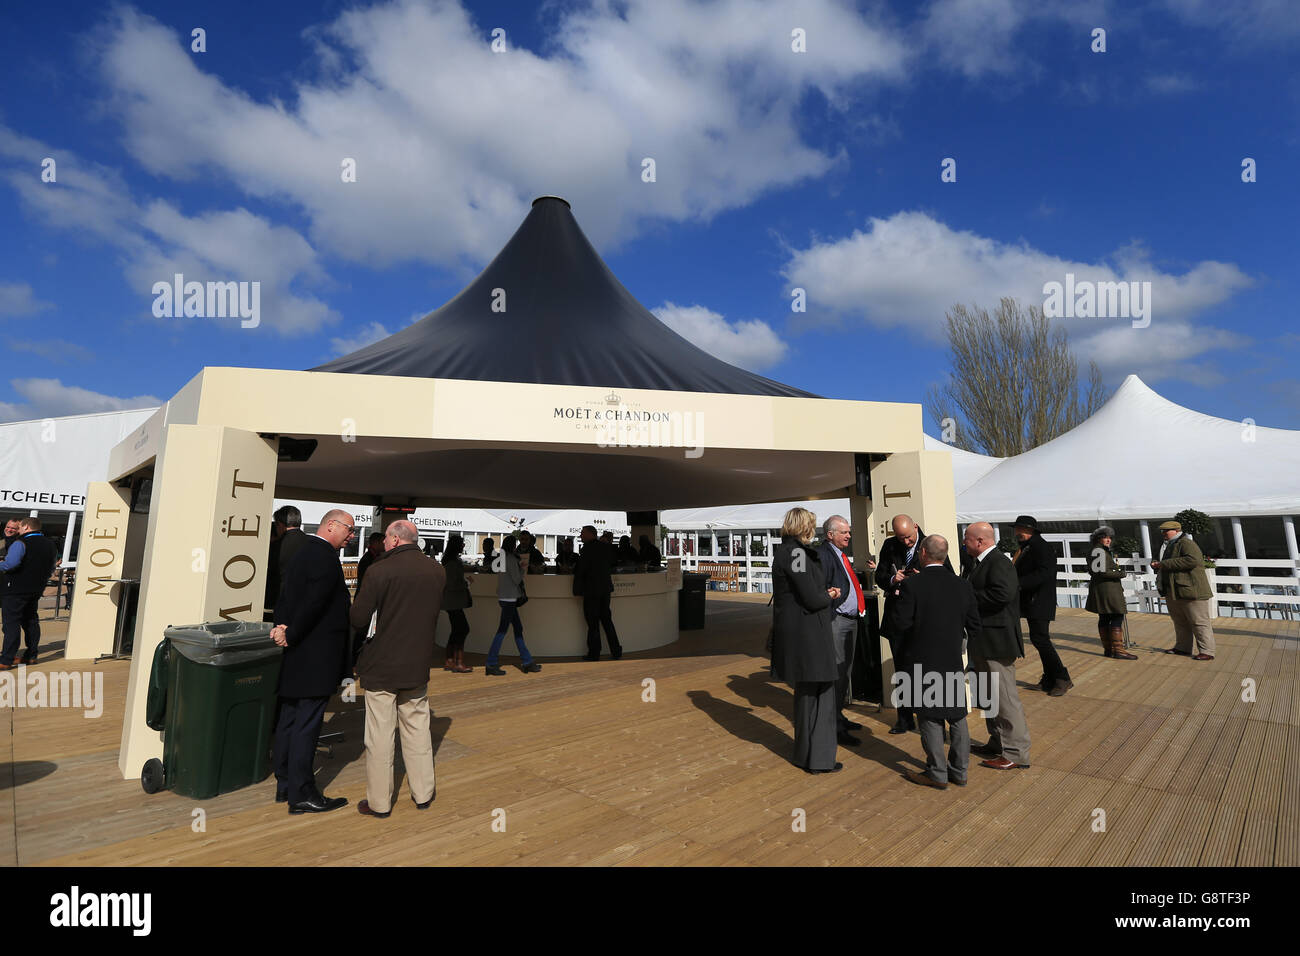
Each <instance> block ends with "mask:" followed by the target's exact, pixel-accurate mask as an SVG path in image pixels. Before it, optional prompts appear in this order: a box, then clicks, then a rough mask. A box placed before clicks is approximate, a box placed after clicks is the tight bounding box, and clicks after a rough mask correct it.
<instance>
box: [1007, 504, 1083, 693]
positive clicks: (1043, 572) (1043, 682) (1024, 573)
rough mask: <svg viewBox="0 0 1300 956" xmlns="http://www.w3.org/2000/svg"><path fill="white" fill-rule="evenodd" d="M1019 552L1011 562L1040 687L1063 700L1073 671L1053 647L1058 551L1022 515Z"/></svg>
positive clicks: (1018, 530) (1018, 527)
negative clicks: (1035, 654) (1038, 664)
mask: <svg viewBox="0 0 1300 956" xmlns="http://www.w3.org/2000/svg"><path fill="white" fill-rule="evenodd" d="M1015 535H1016V540H1017V541H1018V542H1020V550H1019V551H1017V552H1016V556H1015V558H1013V559H1012V563H1013V564H1014V565H1015V566H1016V575H1017V577H1019V579H1020V616H1021V617H1023V618H1024V619H1025V620H1026V621H1027V622H1028V624H1029V640H1030V641H1031V642H1033V645H1034V649H1035V650H1036V651H1038V656H1039V658H1040V659H1041V660H1042V662H1043V676H1042V677H1040V678H1039V679H1038V686H1039V687H1040V688H1041V689H1042V690H1043V691H1044V692H1046V693H1048V694H1050V695H1051V696H1053V697H1062V696H1064V695H1065V692H1066V691H1068V690H1069V689H1070V688H1071V687H1073V686H1074V681H1072V680H1070V672H1069V671H1068V670H1066V669H1065V665H1064V664H1062V663H1061V656H1060V655H1059V654H1057V653H1056V648H1055V647H1053V646H1052V635H1051V622H1052V621H1055V620H1056V549H1055V548H1053V547H1052V546H1051V544H1049V543H1048V541H1047V540H1046V539H1045V538H1044V537H1043V536H1042V535H1041V534H1039V533H1038V522H1037V521H1036V520H1034V518H1033V517H1032V516H1031V515H1021V516H1020V517H1018V518H1017V519H1016V524H1015Z"/></svg>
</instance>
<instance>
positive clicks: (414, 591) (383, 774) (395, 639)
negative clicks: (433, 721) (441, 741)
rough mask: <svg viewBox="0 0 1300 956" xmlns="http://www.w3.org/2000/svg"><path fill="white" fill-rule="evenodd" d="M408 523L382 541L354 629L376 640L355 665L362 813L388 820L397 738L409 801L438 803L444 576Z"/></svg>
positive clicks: (356, 605) (393, 527)
mask: <svg viewBox="0 0 1300 956" xmlns="http://www.w3.org/2000/svg"><path fill="white" fill-rule="evenodd" d="M419 542H420V535H419V532H418V531H417V530H416V528H415V525H414V524H412V523H411V522H409V521H394V522H393V523H392V524H390V525H389V526H388V530H387V531H386V532H385V534H384V554H383V555H381V556H380V557H379V558H376V559H375V563H374V564H372V565H371V566H370V569H369V570H368V571H367V572H366V580H365V582H364V583H363V584H362V585H361V590H360V591H359V592H358V593H357V597H356V600H355V601H353V602H352V626H353V627H354V628H359V629H361V630H362V631H363V632H366V631H369V628H370V617H371V615H372V614H374V615H377V619H376V625H375V632H374V636H373V637H371V638H369V639H368V640H367V641H366V643H365V645H364V647H363V648H362V650H361V657H360V659H359V660H358V661H357V677H358V678H360V681H361V686H362V688H363V689H364V690H365V694H366V799H365V800H362V801H361V802H360V803H359V804H358V805H357V809H358V810H360V811H361V812H362V813H363V814H366V815H367V816H372V817H387V816H388V815H389V814H390V813H392V806H393V731H394V730H395V729H396V730H398V731H400V733H401V736H402V759H403V761H404V762H405V763H406V774H407V777H408V779H409V780H410V785H411V799H412V800H414V801H415V805H416V806H417V807H419V808H420V809H421V810H426V809H428V807H429V805H430V804H431V803H433V797H434V790H435V787H434V776H433V741H432V739H431V738H430V736H429V698H428V688H429V670H430V668H432V667H433V647H434V644H433V632H434V628H435V626H436V625H437V623H438V611H439V610H440V607H441V604H442V591H443V586H444V585H445V584H446V580H447V577H446V572H444V571H443V569H442V565H440V564H439V563H438V562H437V561H435V560H433V559H432V558H430V557H427V556H426V555H425V554H424V553H423V552H422V551H421V550H420V545H419Z"/></svg>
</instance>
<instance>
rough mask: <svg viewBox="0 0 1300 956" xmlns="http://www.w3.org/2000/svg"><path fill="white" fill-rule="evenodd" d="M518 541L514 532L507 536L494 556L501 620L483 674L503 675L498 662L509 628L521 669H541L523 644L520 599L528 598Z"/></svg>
mask: <svg viewBox="0 0 1300 956" xmlns="http://www.w3.org/2000/svg"><path fill="white" fill-rule="evenodd" d="M518 548H519V542H518V540H517V539H516V538H515V537H514V535H508V536H507V537H506V538H505V540H504V541H502V542H501V550H500V551H498V552H497V553H496V555H495V556H494V557H493V559H492V566H493V567H492V570H494V571H495V572H496V576H497V603H498V604H500V605H501V621H500V623H499V624H497V632H496V634H495V635H494V636H493V638H492V647H491V648H490V649H489V650H488V657H487V667H485V668H484V673H486V674H490V675H491V676H493V677H502V676H504V675H505V671H504V670H502V669H501V668H500V667H499V666H497V665H498V654H500V652H501V642H502V641H504V640H505V639H506V628H507V627H513V628H514V632H515V647H517V648H518V649H519V669H520V670H522V671H523V672H524V673H525V674H532V673H535V672H536V671H539V670H541V669H542V665H541V664H537V663H535V662H534V661H533V655H532V654H530V653H529V652H528V645H527V644H525V643H524V623H523V621H522V620H520V618H519V602H520V599H523V600H527V599H528V598H527V595H526V594H525V593H524V569H523V564H522V562H521V561H520V558H519V554H518Z"/></svg>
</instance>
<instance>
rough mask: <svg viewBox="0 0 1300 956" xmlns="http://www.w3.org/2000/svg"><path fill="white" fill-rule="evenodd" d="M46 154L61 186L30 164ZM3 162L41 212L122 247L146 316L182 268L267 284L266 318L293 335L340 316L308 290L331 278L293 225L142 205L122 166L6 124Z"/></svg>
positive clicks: (33, 212)
mask: <svg viewBox="0 0 1300 956" xmlns="http://www.w3.org/2000/svg"><path fill="white" fill-rule="evenodd" d="M43 156H52V157H54V158H55V159H56V161H57V170H58V179H57V180H56V181H55V182H54V183H43V182H42V181H41V179H40V177H39V175H37V174H33V173H31V172H29V171H25V170H31V169H36V170H39V169H40V157H43ZM0 161H8V163H10V164H12V165H8V166H7V167H5V168H3V169H0V176H2V177H3V178H4V179H6V180H7V181H8V182H9V184H10V185H11V186H13V187H14V189H15V190H16V191H17V193H18V195H19V198H20V199H21V200H22V202H23V204H24V206H25V208H26V209H27V211H28V214H29V216H30V217H31V218H32V219H34V220H36V221H39V222H40V223H42V224H43V225H46V226H48V227H52V228H57V229H63V230H68V231H72V232H75V233H76V234H77V235H78V236H81V237H88V238H91V239H95V240H98V241H101V242H105V243H108V244H109V245H112V246H114V247H115V248H117V249H118V250H119V252H120V253H121V257H120V261H121V264H122V270H123V273H124V275H125V277H126V281H127V284H128V285H129V286H130V287H131V288H132V289H134V290H135V291H136V293H137V294H138V295H139V301H140V312H141V314H142V315H148V314H149V312H150V310H151V308H152V304H153V295H152V292H151V290H152V288H153V284H154V283H155V282H170V281H171V279H172V276H173V275H175V274H176V273H178V272H179V273H181V274H183V275H184V276H185V277H186V280H187V281H191V280H192V281H199V282H208V281H221V282H225V281H236V282H240V281H257V282H260V283H261V303H260V305H261V315H262V324H263V325H265V326H267V327H268V328H272V329H275V330H276V331H278V332H281V333H284V334H294V333H300V332H311V331H314V330H316V329H318V328H320V327H321V326H323V325H327V324H329V323H332V322H336V321H338V318H339V316H338V314H337V313H336V312H334V310H332V309H330V308H329V307H328V306H327V305H325V303H323V302H321V301H320V300H319V299H317V298H316V297H315V296H312V295H311V294H309V293H306V292H303V291H302V290H301V286H303V285H309V284H317V285H318V284H322V283H324V282H325V281H326V278H327V277H326V275H325V272H324V269H323V268H322V267H321V265H320V263H319V261H318V259H317V255H316V251H315V250H314V249H313V248H312V247H311V245H310V244H309V243H308V242H307V240H306V239H304V238H303V237H302V236H301V235H300V234H299V233H297V232H296V231H294V230H293V229H291V228H289V227H287V226H274V225H272V224H271V223H270V222H269V221H268V220H266V219H265V218H263V217H261V216H256V215H254V214H253V213H250V212H248V211H247V210H245V209H235V210H231V211H210V212H206V213H201V214H199V215H196V216H185V215H184V214H182V213H181V212H179V211H178V210H177V209H176V208H175V207H174V206H172V205H171V204H170V203H167V202H165V201H162V200H155V201H153V202H152V203H149V204H148V205H145V206H142V205H139V204H137V203H136V202H135V201H134V200H133V199H132V198H131V193H130V190H129V189H128V188H127V186H126V184H125V182H124V181H123V180H122V178H121V176H120V175H119V174H118V173H117V172H115V171H114V170H111V169H107V168H106V167H103V166H100V165H98V164H96V163H92V162H87V161H85V160H83V159H82V158H81V157H79V156H77V155H76V154H74V153H70V152H68V151H66V150H58V149H53V148H51V147H49V146H47V145H46V144H43V143H40V142H38V141H36V140H33V139H29V138H27V137H24V136H21V135H19V134H16V133H14V132H13V131H12V130H9V129H7V128H5V127H3V126H0ZM164 321H169V320H164ZM230 326H231V327H232V328H238V327H239V324H238V323H237V322H231V323H230Z"/></svg>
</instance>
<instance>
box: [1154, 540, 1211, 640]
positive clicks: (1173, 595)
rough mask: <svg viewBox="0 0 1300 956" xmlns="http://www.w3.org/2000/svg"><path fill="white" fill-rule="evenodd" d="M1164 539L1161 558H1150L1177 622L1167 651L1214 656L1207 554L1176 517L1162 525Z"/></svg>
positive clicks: (1159, 588) (1164, 596)
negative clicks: (1204, 553) (1152, 559)
mask: <svg viewBox="0 0 1300 956" xmlns="http://www.w3.org/2000/svg"><path fill="white" fill-rule="evenodd" d="M1160 535H1161V537H1163V538H1164V539H1165V541H1164V544H1163V545H1161V546H1160V559H1159V560H1158V561H1152V562H1151V570H1153V571H1155V572H1156V590H1158V591H1159V592H1160V596H1161V597H1162V598H1164V599H1165V603H1166V604H1167V605H1168V606H1169V617H1170V618H1171V619H1172V620H1173V622H1174V646H1173V647H1171V648H1169V649H1168V650H1166V651H1165V653H1166V654H1179V655H1182V656H1183V657H1190V658H1191V659H1192V660H1194V661H1212V660H1214V631H1213V629H1212V628H1211V627H1210V598H1211V597H1213V593H1212V592H1211V591H1210V581H1209V578H1207V577H1206V576H1205V555H1203V554H1202V553H1201V549H1200V548H1199V547H1197V545H1196V542H1195V541H1193V540H1192V538H1191V535H1187V534H1184V533H1183V526H1182V525H1181V524H1179V523H1178V522H1177V521H1166V522H1165V523H1164V524H1162V525H1161V526H1160Z"/></svg>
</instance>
